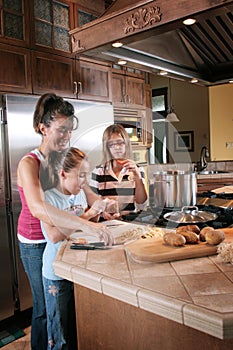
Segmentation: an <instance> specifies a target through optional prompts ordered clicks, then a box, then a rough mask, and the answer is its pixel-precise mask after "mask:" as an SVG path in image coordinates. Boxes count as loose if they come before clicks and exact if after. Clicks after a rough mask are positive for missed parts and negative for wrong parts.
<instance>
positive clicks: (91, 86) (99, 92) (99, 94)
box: [75, 58, 112, 102]
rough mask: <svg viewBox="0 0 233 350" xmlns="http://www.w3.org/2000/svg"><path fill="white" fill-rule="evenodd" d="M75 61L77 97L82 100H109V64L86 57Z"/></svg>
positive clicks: (110, 93)
mask: <svg viewBox="0 0 233 350" xmlns="http://www.w3.org/2000/svg"><path fill="white" fill-rule="evenodd" d="M76 63H77V73H76V74H77V78H78V80H77V81H76V82H75V84H76V94H77V97H78V98H79V99H84V100H91V101H103V102H111V101H112V86H111V74H112V73H111V65H110V64H108V63H105V62H100V61H95V60H91V59H88V58H85V59H83V58H80V59H79V60H77V62H76Z"/></svg>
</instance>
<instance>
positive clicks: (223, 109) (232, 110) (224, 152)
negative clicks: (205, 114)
mask: <svg viewBox="0 0 233 350" xmlns="http://www.w3.org/2000/svg"><path fill="white" fill-rule="evenodd" d="M209 113H210V115H209V119H210V148H211V160H213V161H215V160H233V84H225V85H218V86H211V87H209ZM227 142H229V143H231V145H232V146H231V147H230V148H226V143H227Z"/></svg>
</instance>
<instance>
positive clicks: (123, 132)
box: [102, 124, 132, 163]
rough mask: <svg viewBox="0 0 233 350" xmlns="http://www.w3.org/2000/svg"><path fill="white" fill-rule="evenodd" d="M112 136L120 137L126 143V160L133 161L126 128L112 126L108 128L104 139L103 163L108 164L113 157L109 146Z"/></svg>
mask: <svg viewBox="0 0 233 350" xmlns="http://www.w3.org/2000/svg"><path fill="white" fill-rule="evenodd" d="M112 134H118V135H120V136H121V137H122V138H123V140H124V142H125V158H127V159H132V147H131V143H130V139H129V135H128V134H127V132H126V130H125V128H124V127H123V126H122V125H121V124H112V125H110V126H108V127H107V128H106V129H105V131H104V133H103V138H102V150H103V163H106V162H108V161H110V160H111V159H112V155H111V152H110V149H109V146H108V142H109V140H110V137H111V135H112Z"/></svg>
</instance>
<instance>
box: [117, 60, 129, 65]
mask: <svg viewBox="0 0 233 350" xmlns="http://www.w3.org/2000/svg"><path fill="white" fill-rule="evenodd" d="M117 63H118V64H121V65H122V64H126V63H127V61H125V60H121V59H120V60H118V62H117Z"/></svg>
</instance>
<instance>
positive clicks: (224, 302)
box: [193, 294, 233, 313]
mask: <svg viewBox="0 0 233 350" xmlns="http://www.w3.org/2000/svg"><path fill="white" fill-rule="evenodd" d="M232 300H233V294H224V295H222V294H220V295H207V296H201V297H193V301H194V303H195V304H196V305H199V306H203V307H206V308H207V309H211V310H213V311H217V312H222V313H224V312H233V303H232Z"/></svg>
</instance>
